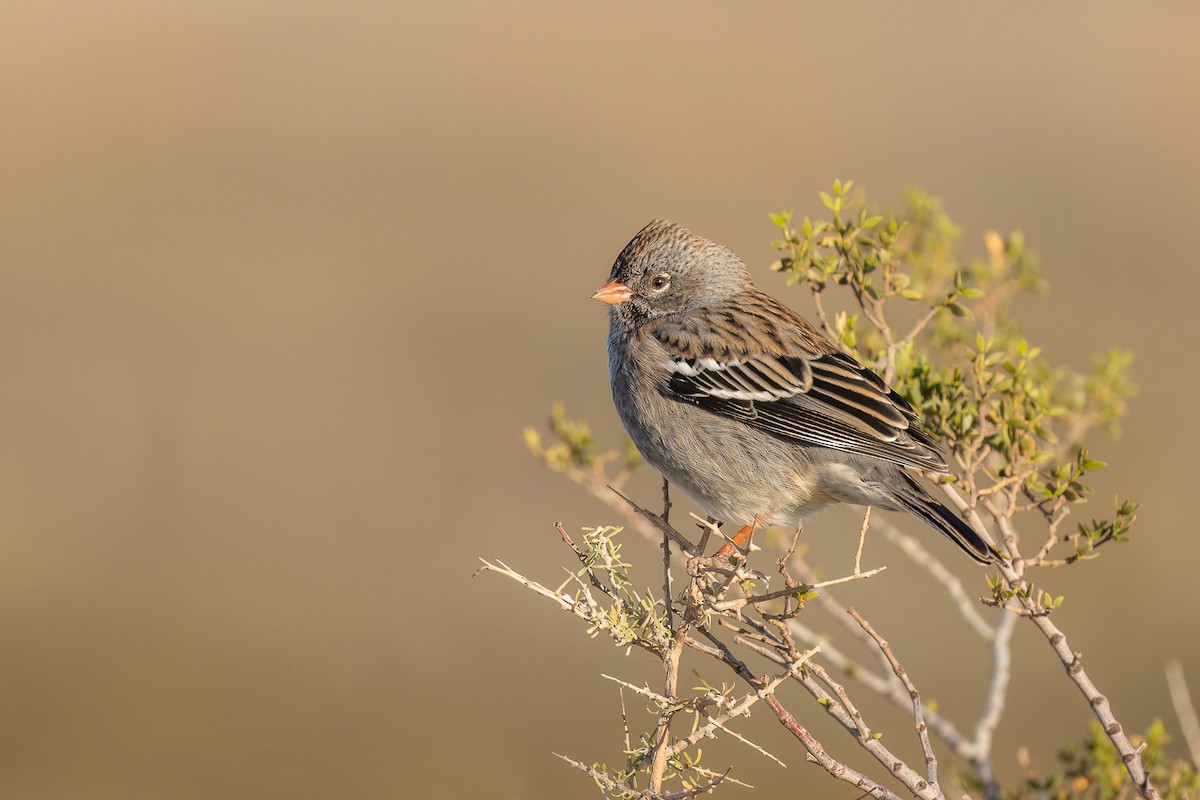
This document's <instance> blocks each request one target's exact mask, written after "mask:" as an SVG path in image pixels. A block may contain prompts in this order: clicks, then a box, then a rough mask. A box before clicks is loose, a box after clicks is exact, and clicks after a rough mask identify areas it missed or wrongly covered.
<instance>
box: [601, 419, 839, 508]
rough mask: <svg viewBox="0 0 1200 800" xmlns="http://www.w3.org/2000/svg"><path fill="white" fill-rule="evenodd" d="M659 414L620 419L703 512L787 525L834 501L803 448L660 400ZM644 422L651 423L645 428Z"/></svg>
mask: <svg viewBox="0 0 1200 800" xmlns="http://www.w3.org/2000/svg"><path fill="white" fill-rule="evenodd" d="M651 402H658V403H661V404H663V405H662V406H661V407H660V408H659V409H658V412H659V413H655V414H652V415H650V414H645V413H637V414H625V413H622V414H621V417H622V421H623V422H624V423H625V427H626V429H627V430H628V431H629V433H630V436H631V437H632V438H633V440H634V442H635V443H637V445H638V449H639V451H640V452H641V454H642V457H643V458H644V459H645V460H646V462H647V463H648V464H649V465H650V466H652V467H654V469H656V470H657V471H658V472H659V473H660V474H661V475H663V477H665V478H666V479H667V480H668V481H670V482H671V484H672V485H673V486H674V487H676V488H678V489H681V490H682V491H683V492H684V493H685V494H687V495H688V497H690V498H691V499H692V500H693V501H694V502H695V503H696V505H698V506H700V508H702V509H703V510H704V511H705V513H707V514H709V515H710V516H712V517H714V518H715V519H718V520H721V521H723V522H726V523H731V524H737V525H747V524H750V523H751V522H753V521H754V520H755V519H756V518H760V519H761V518H763V517H769V521H770V523H771V524H773V525H780V526H788V527H794V526H795V525H796V524H798V522H799V521H800V519H801V518H802V517H804V516H807V515H810V514H812V513H814V512H815V511H817V510H819V509H820V508H821V507H823V506H825V505H827V504H828V503H830V502H833V501H834V498H833V497H830V496H829V495H828V493H827V491H826V487H825V481H824V480H823V474H822V473H823V472H824V469H823V467H824V465H823V464H819V463H813V462H812V460H811V456H810V451H809V449H808V448H805V447H804V446H802V445H798V444H794V443H788V442H784V441H781V440H779V439H776V438H775V437H773V436H770V435H768V434H764V433H761V432H759V431H756V430H754V429H752V428H748V427H741V426H739V427H734V426H730V425H728V424H724V422H725V421H724V420H721V419H719V418H717V417H714V416H713V415H712V414H709V413H708V412H706V411H703V410H701V409H698V408H695V407H693V406H690V405H686V404H683V403H677V402H674V401H671V400H667V399H665V398H661V397H655V398H652V400H651ZM646 419H655V420H658V421H659V423H658V425H657V426H656V427H655V428H653V429H650V428H649V427H647V426H646V425H645V423H644V420H646Z"/></svg>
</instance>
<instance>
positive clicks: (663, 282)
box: [650, 273, 671, 292]
mask: <svg viewBox="0 0 1200 800" xmlns="http://www.w3.org/2000/svg"><path fill="white" fill-rule="evenodd" d="M650 285H651V286H653V287H654V291H656V292H661V291H662V290H663V289H666V288H667V287H668V286H670V285H671V276H670V275H667V274H665V273H664V274H662V275H658V276H656V277H655V278H654V280H652V281H650Z"/></svg>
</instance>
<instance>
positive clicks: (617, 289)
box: [592, 281, 633, 306]
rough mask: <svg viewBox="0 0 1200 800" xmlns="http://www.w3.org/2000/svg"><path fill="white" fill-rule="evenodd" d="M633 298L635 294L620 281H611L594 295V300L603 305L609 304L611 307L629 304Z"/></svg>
mask: <svg viewBox="0 0 1200 800" xmlns="http://www.w3.org/2000/svg"><path fill="white" fill-rule="evenodd" d="M632 298H633V292H631V291H630V290H629V287H628V286H626V285H625V284H623V283H621V282H620V281H609V282H608V283H606V284H604V285H603V286H601V287H600V288H599V289H597V290H596V293H595V294H594V295H592V299H593V300H599V301H600V302H601V303H607V304H608V305H610V306H615V305H616V304H617V303H627V302H629V300H630V299H632Z"/></svg>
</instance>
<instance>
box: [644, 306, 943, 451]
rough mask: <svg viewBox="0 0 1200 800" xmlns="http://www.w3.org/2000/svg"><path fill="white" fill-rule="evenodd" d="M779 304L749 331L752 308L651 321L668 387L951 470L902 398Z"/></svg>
mask: <svg viewBox="0 0 1200 800" xmlns="http://www.w3.org/2000/svg"><path fill="white" fill-rule="evenodd" d="M759 297H765V296H763V295H760V296H759ZM767 299H768V300H769V298H767ZM771 302H772V303H773V302H774V301H771ZM779 308H783V307H782V306H779ZM784 310H785V311H786V312H787V315H786V316H784V315H781V314H780V313H779V311H778V309H775V308H772V309H771V311H772V312H774V313H772V314H770V315H769V318H770V324H771V325H772V326H774V327H773V329H772V330H770V331H767V332H764V331H762V330H755V328H756V327H760V328H761V327H762V326H761V323H760V322H757V321H756V319H758V315H757V314H752V315H750V316H746V315H745V314H743V313H735V314H730V315H728V316H725V315H721V316H717V317H715V318H714V317H713V315H712V314H706V315H695V316H698V317H700V318H701V322H692V321H691V320H688V321H681V320H678V319H675V320H667V321H664V322H663V323H661V324H659V325H658V326H654V327H653V328H652V330H651V333H652V335H654V337H655V338H656V339H657V340H658V342H659V343H660V344H662V345H663V347H664V349H665V350H666V351H667V362H666V364H665V365H664V366H665V369H666V374H667V380H666V381H665V385H664V386H663V387H662V391H663V392H664V394H666V395H667V396H668V397H670V398H672V399H674V400H678V401H680V402H685V403H691V404H693V405H696V406H699V407H700V408H703V409H705V410H706V411H709V412H711V413H714V414H718V415H720V416H724V417H728V418H731V419H735V420H738V421H741V422H744V423H745V424H747V425H750V426H751V427H754V428H757V429H759V430H763V431H766V432H767V433H770V434H772V435H774V436H777V437H779V438H781V439H785V440H788V441H794V442H796V443H797V444H803V445H816V446H821V447H830V448H833V449H836V450H843V451H845V452H849V453H855V454H858V455H864V456H870V457H874V458H878V459H881V460H884V461H889V462H891V463H894V464H899V465H901V466H905V467H916V468H919V469H926V470H930V471H932V472H946V471H947V466H946V462H945V460H944V459H943V458H942V457H941V455H940V454H939V453H938V450H937V445H936V444H935V443H934V441H933V439H932V438H931V437H930V436H929V434H928V433H927V432H926V431H925V430H924V429H923V428H922V427H921V424H920V419H919V418H918V417H917V415H916V413H915V412H914V411H913V409H912V407H911V406H910V405H909V404H908V403H907V402H906V401H905V400H904V398H903V397H901V396H900V395H899V394H897V393H896V392H894V391H892V390H891V389H890V388H889V387H888V386H887V384H885V383H884V381H883V379H882V378H880V377H879V376H878V375H876V374H875V373H874V372H872V371H871V370H869V369H867V368H866V367H864V366H863V365H862V364H859V363H858V362H857V361H855V360H854V359H853V358H851V357H850V356H848V355H846V354H844V353H841V352H838V351H835V350H833V348H832V346H831V345H830V344H829V342H828V341H827V340H825V339H824V338H823V337H821V336H820V334H818V333H817V332H816V331H814V330H813V329H812V328H811V327H810V326H809V325H808V324H807V323H804V322H803V320H800V318H799V317H796V316H795V315H794V314H793V313H792V312H791V311H788V310H786V309H784ZM738 311H739V312H741V311H742V309H738ZM739 319H742V320H745V322H744V324H743V325H742V326H738V325H737V324H735V321H736V320H739ZM793 320H800V326H797V325H794V324H789V323H791V322H793Z"/></svg>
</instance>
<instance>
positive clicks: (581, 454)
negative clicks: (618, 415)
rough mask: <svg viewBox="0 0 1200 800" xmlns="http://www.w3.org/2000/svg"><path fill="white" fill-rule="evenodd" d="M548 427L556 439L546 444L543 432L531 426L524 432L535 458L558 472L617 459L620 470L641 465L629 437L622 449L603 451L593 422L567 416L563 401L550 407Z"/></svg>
mask: <svg viewBox="0 0 1200 800" xmlns="http://www.w3.org/2000/svg"><path fill="white" fill-rule="evenodd" d="M547 427H548V428H549V429H550V435H551V436H552V437H553V438H554V440H553V441H552V442H551V443H550V444H545V443H544V442H543V441H542V435H541V433H540V432H539V431H538V429H537V428H534V427H533V426H532V425H531V426H528V427H526V428H525V430H524V432H523V433H524V439H525V446H526V447H527V448H529V452H530V453H531V454H532V455H533V457H534V458H536V459H538V460H539V461H541V462H542V463H543V464H545V465H546V466H547V467H549V468H550V469H552V470H553V471H555V472H563V473H571V472H580V471H586V472H592V471H595V470H596V469H599V468H602V467H603V466H604V465H605V464H606V463H607V462H611V461H617V462H618V463H619V467H620V470H621V471H622V472H624V473H628V472H630V471H632V470H634V469H637V468H638V467H639V466H641V465H642V460H641V457H640V456H639V455H638V452H637V448H635V447H634V446H633V442H631V441H629V440H625V443H624V446H623V448H622V449H621V451H620V452H617V451H609V452H600V450H599V446H598V445H597V443H596V439H595V437H594V436H593V435H592V428H591V425H589V424H588V423H587V422H586V421H584V420H575V419H570V418H568V417H567V411H566V406H564V405H563V404H562V403H554V404H553V405H552V406H551V408H550V418H549V420H548V422H547Z"/></svg>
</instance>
